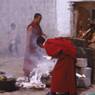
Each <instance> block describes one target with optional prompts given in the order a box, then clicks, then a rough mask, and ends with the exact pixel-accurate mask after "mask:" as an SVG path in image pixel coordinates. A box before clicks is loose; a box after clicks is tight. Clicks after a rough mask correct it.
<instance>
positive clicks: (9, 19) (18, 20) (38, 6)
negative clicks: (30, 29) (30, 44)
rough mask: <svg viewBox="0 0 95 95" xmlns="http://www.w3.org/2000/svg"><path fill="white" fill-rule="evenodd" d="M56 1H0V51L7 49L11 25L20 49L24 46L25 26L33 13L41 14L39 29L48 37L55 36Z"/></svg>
mask: <svg viewBox="0 0 95 95" xmlns="http://www.w3.org/2000/svg"><path fill="white" fill-rule="evenodd" d="M55 1H56V0H0V44H1V45H0V51H2V49H4V48H8V44H9V43H10V42H9V38H11V35H10V32H11V31H12V29H11V23H14V24H15V25H16V29H15V31H14V34H17V33H19V35H20V37H21V44H20V45H21V48H20V51H21V52H23V47H24V44H25V34H26V33H25V32H26V27H27V25H28V24H29V23H30V22H31V21H32V19H33V16H34V14H35V13H37V12H39V13H41V14H42V16H43V19H42V22H41V27H42V29H43V31H44V32H45V33H46V34H47V35H48V36H49V37H52V36H55V35H57V32H56V30H57V29H56V8H55V7H56V3H55Z"/></svg>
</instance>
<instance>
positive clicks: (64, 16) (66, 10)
mask: <svg viewBox="0 0 95 95" xmlns="http://www.w3.org/2000/svg"><path fill="white" fill-rule="evenodd" d="M69 1H70V0H57V2H56V12H57V29H58V31H59V35H62V36H71V28H70V3H69Z"/></svg>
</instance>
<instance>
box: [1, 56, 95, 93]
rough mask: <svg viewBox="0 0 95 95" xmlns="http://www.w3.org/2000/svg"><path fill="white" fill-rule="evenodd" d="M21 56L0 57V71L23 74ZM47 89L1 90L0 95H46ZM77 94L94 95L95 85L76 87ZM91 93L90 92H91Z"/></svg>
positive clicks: (16, 74) (16, 75)
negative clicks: (86, 87) (85, 87)
mask: <svg viewBox="0 0 95 95" xmlns="http://www.w3.org/2000/svg"><path fill="white" fill-rule="evenodd" d="M22 66H23V58H17V57H0V71H7V72H10V73H13V74H14V76H15V77H19V76H22V75H23V71H22ZM47 91H48V89H45V90H33V89H20V90H17V91H13V92H3V93H0V95H46V93H47ZM78 93H79V95H90V93H94V94H93V95H95V85H92V86H91V87H89V88H88V89H83V88H80V89H79V88H78ZM91 95H92V94H91Z"/></svg>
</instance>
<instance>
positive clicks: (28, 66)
mask: <svg viewBox="0 0 95 95" xmlns="http://www.w3.org/2000/svg"><path fill="white" fill-rule="evenodd" d="M41 19H42V16H41V14H39V13H36V14H35V15H34V19H33V21H32V22H31V23H30V24H29V25H28V27H27V37H26V50H25V57H24V66H23V70H24V74H25V76H28V75H29V74H30V72H31V71H32V70H33V68H34V67H36V66H37V64H38V60H39V57H40V52H41V48H40V47H38V46H37V43H36V40H37V38H38V37H39V36H41V35H44V34H43V32H42V29H41V27H40V22H41Z"/></svg>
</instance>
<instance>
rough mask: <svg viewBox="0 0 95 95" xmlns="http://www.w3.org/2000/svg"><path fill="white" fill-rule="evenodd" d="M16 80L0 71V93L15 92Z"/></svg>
mask: <svg viewBox="0 0 95 95" xmlns="http://www.w3.org/2000/svg"><path fill="white" fill-rule="evenodd" d="M15 83H16V78H15V77H14V76H13V75H12V74H10V73H8V72H2V71H0V91H13V90H16V85H15Z"/></svg>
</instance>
